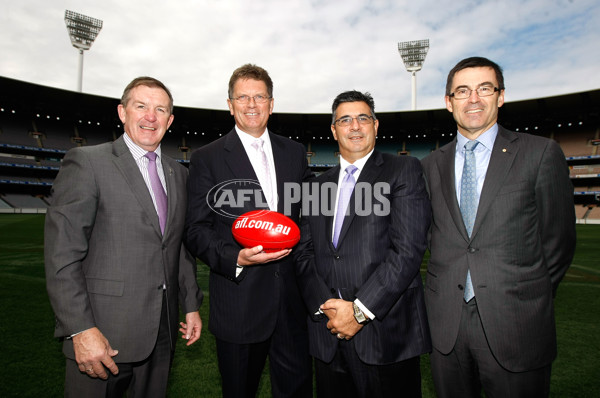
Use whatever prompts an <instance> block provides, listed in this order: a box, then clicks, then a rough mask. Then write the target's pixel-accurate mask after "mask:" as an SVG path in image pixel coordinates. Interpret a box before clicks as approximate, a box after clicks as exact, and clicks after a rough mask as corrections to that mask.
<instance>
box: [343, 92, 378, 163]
mask: <svg viewBox="0 0 600 398" xmlns="http://www.w3.org/2000/svg"><path fill="white" fill-rule="evenodd" d="M361 115H362V116H372V115H371V108H369V105H368V104H367V103H366V102H363V101H356V102H342V103H341V104H340V105H339V106H338V107H337V109H336V111H335V118H336V120H339V119H340V118H344V117H350V118H354V119H353V120H352V122H351V123H350V125H349V126H340V125H339V123H335V124H333V125H332V126H331V132H332V133H333V138H334V139H335V140H336V141H337V142H338V145H339V147H340V154H341V155H342V157H343V158H344V159H346V160H347V161H348V162H350V163H354V162H355V161H356V160H358V159H360V158H362V157H364V156H366V155H367V154H368V153H369V152H371V150H372V149H373V148H374V147H375V138H376V137H377V128H378V127H379V120H375V121H373V119H368V123H364V124H361V123H359V121H358V119H356V117H357V116H361Z"/></svg>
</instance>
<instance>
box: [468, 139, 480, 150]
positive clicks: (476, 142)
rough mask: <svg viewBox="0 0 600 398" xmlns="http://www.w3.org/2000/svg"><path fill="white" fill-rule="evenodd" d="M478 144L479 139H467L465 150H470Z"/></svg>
mask: <svg viewBox="0 0 600 398" xmlns="http://www.w3.org/2000/svg"><path fill="white" fill-rule="evenodd" d="M478 144H479V141H476V140H473V141H467V143H466V144H465V149H466V150H467V151H471V152H472V151H473V150H474V149H475V147H476V146H477V145H478Z"/></svg>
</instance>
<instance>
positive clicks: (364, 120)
mask: <svg viewBox="0 0 600 398" xmlns="http://www.w3.org/2000/svg"><path fill="white" fill-rule="evenodd" d="M354 119H356V121H357V122H358V124H361V125H367V124H371V123H372V121H373V120H375V118H374V117H373V116H367V115H358V116H356V117H350V116H344V117H341V118H339V119H337V120H336V121H335V122H333V123H334V124H337V125H338V126H340V127H348V126H350V125H351V124H352V121H353V120H354Z"/></svg>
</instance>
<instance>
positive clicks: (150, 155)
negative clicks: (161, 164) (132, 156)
mask: <svg viewBox="0 0 600 398" xmlns="http://www.w3.org/2000/svg"><path fill="white" fill-rule="evenodd" d="M144 156H145V157H146V158H148V160H150V161H151V162H156V157H157V156H158V155H157V154H156V152H146V154H145V155H144Z"/></svg>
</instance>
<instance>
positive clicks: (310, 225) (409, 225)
mask: <svg viewBox="0 0 600 398" xmlns="http://www.w3.org/2000/svg"><path fill="white" fill-rule="evenodd" d="M339 173H340V166H337V167H334V168H332V169H330V170H328V171H327V172H325V173H323V174H322V175H320V176H318V177H317V178H316V179H315V180H314V182H315V183H316V185H314V184H313V188H314V187H316V186H318V187H321V188H323V187H326V186H327V185H329V186H331V184H335V185H337V182H338V176H339ZM361 183H367V184H369V185H370V186H374V185H375V184H376V183H385V184H388V185H389V187H390V189H389V190H388V191H387V193H385V194H384V195H379V194H380V193H381V192H380V191H378V189H377V188H374V189H373V190H372V191H369V190H368V189H366V190H361V193H362V194H361V195H359V196H357V191H358V190H359V189H360V188H359V186H360V185H361ZM375 191H378V192H379V194H376V193H375ZM329 194H330V195H331V198H332V199H333V202H335V195H336V190H335V189H332V190H329ZM378 196H379V197H378ZM381 196H383V197H385V199H387V201H389V202H388V203H389V207H388V208H389V210H390V211H388V212H387V214H386V215H376V214H375V213H374V212H372V211H365V213H364V215H358V214H356V209H357V207H356V206H355V204H356V200H357V197H360V198H361V199H360V202H359V205H358V209H360V210H372V209H373V207H376V206H381V204H382V203H383V200H381ZM322 205H323V203H322ZM371 206H372V207H371ZM348 207H349V209H350V214H349V215H348V216H347V217H346V218H345V220H344V224H343V226H342V231H341V233H340V237H339V240H338V247H337V249H336V248H334V247H333V244H332V243H331V237H332V228H333V215H331V216H323V215H320V214H314V213H311V214H305V213H304V212H303V215H302V228H301V239H300V243H299V244H298V247H297V251H296V254H297V256H298V263H297V273H298V278H299V282H300V286H301V291H302V294H303V297H304V300H305V302H306V304H307V307H308V311H309V313H310V314H315V313H316V312H317V311H318V309H319V306H320V305H321V304H322V303H324V302H325V301H327V300H328V299H330V298H339V296H338V291H339V292H340V293H341V296H342V298H343V299H344V300H348V301H353V300H354V299H355V298H358V299H359V300H360V301H361V302H362V303H363V304H364V305H365V306H366V307H367V308H368V309H369V311H371V312H372V313H373V314H374V315H375V316H376V318H375V320H373V321H372V322H370V323H368V324H366V325H365V326H364V327H363V328H362V329H361V330H360V331H359V332H358V333H357V334H356V335H355V336H354V337H353V339H354V342H355V346H356V350H357V354H358V356H359V357H360V358H361V360H363V361H364V362H365V363H367V364H372V365H383V364H390V363H395V362H399V361H402V360H405V359H409V358H412V357H415V356H418V355H420V354H423V353H426V352H429V351H430V350H431V342H430V337H429V327H428V325H427V315H426V312H425V303H424V300H423V284H422V282H421V275H420V273H419V269H420V266H421V261H422V258H423V253H424V251H425V248H426V234H427V230H428V228H429V222H430V206H429V201H428V199H427V192H426V189H425V181H424V178H423V174H422V169H421V165H420V164H419V161H418V160H417V159H416V158H412V157H405V156H400V157H398V156H393V155H389V154H382V153H380V152H378V151H375V152H374V153H373V154H372V155H371V157H370V158H369V159H368V161H367V163H366V164H365V167H364V169H363V170H362V171H361V173H360V176H359V178H358V181H357V185H356V187H355V190H354V192H353V194H352V197H351V199H350V203H349V205H348ZM308 323H309V343H310V352H311V355H313V356H314V357H316V358H318V359H320V360H322V361H325V362H330V361H331V360H332V359H333V357H334V355H335V351H336V349H337V346H338V343H337V340H336V337H335V336H333V335H332V334H331V333H330V332H329V330H328V329H327V327H326V324H327V317H326V316H324V315H312V316H311V320H309V322H308Z"/></svg>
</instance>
